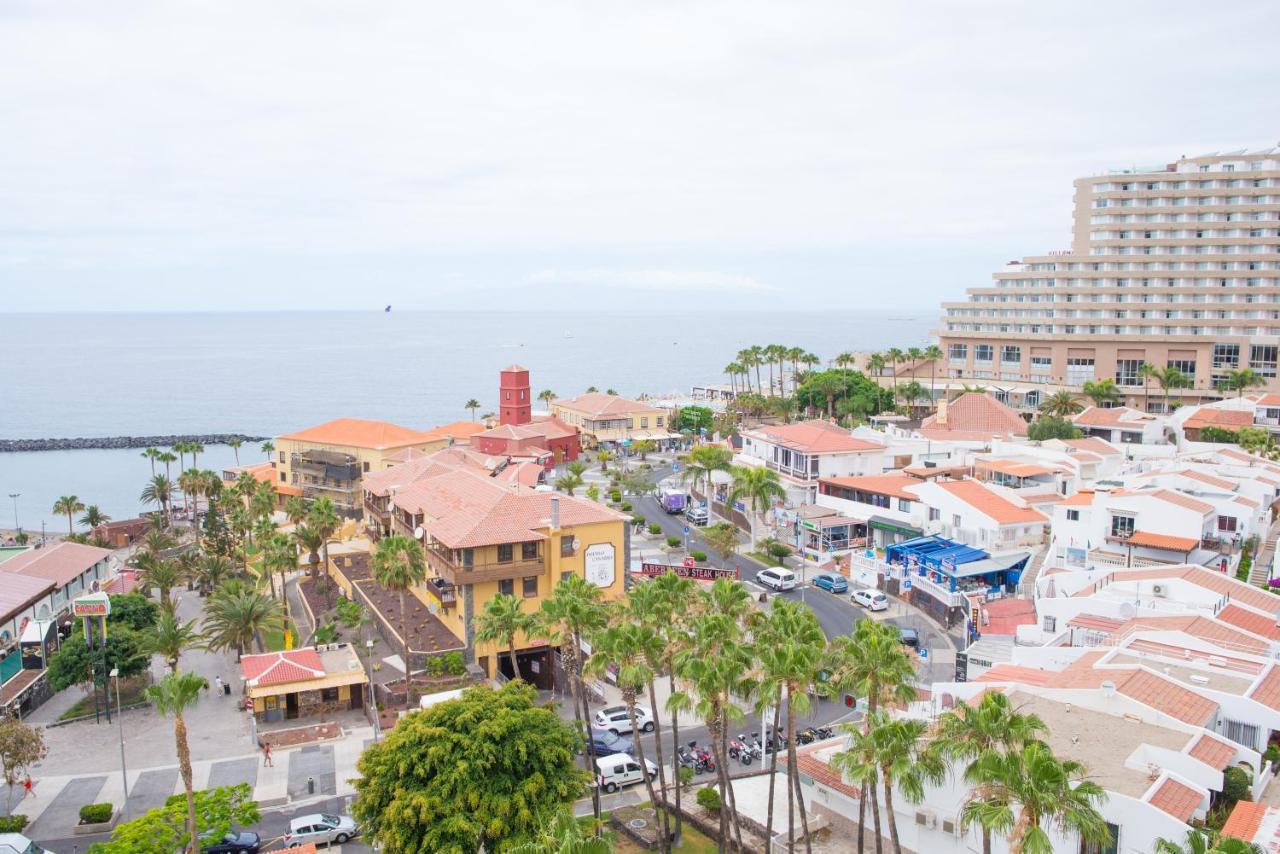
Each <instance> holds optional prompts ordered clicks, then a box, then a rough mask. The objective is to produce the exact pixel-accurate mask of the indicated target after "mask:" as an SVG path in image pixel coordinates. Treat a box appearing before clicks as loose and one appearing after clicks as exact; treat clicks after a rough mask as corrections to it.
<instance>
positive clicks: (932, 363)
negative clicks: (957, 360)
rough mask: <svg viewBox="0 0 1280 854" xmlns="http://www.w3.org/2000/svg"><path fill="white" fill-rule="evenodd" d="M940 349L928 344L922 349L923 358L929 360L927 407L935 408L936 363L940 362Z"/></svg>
mask: <svg viewBox="0 0 1280 854" xmlns="http://www.w3.org/2000/svg"><path fill="white" fill-rule="evenodd" d="M942 356H943V353H942V348H941V347H939V346H938V345H937V344H930V345H929V346H928V347H925V348H924V358H926V359H928V360H929V405H930V406H936V405H937V400H938V393H937V389H936V387H935V381H936V380H937V376H938V363H939V362H941V361H942Z"/></svg>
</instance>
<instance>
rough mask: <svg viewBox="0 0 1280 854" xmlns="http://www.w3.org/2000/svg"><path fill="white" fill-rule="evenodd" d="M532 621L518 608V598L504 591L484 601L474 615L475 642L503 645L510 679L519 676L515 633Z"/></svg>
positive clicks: (530, 616) (524, 628)
mask: <svg viewBox="0 0 1280 854" xmlns="http://www.w3.org/2000/svg"><path fill="white" fill-rule="evenodd" d="M532 622H533V616H532V615H531V614H526V613H524V611H522V610H520V600H519V599H517V598H516V597H514V596H509V595H507V594H506V593H499V594H497V595H496V596H494V597H493V598H492V599H490V600H489V601H488V602H485V603H484V609H483V610H482V611H481V612H480V613H479V614H477V615H476V618H475V640H476V643H493V644H497V645H499V646H505V647H506V648H507V655H508V657H509V658H510V660H511V673H512V676H511V678H512V679H519V678H520V665H519V664H517V663H516V635H518V634H519V633H520V632H523V631H526V630H527V629H529V627H530V626H531V625H532ZM498 669H499V670H500V669H501V668H498Z"/></svg>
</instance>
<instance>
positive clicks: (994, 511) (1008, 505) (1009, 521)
mask: <svg viewBox="0 0 1280 854" xmlns="http://www.w3.org/2000/svg"><path fill="white" fill-rule="evenodd" d="M937 486H938V488H939V489H943V490H946V491H947V492H949V493H951V494H952V495H953V496H955V497H956V498H959V499H960V500H961V501H963V502H964V503H965V504H968V505H969V506H970V507H972V508H974V509H975V510H977V511H978V512H979V513H982V514H983V515H985V516H989V517H990V518H991V519H993V520H995V522H996V524H998V525H1014V524H1018V523H1019V522H1047V521H1049V520H1048V518H1047V517H1046V516H1045V515H1044V514H1043V513H1041V512H1040V511H1039V510H1036V509H1034V508H1032V507H1019V506H1018V505H1017V504H1014V503H1013V502H1012V501H1010V500H1009V499H1007V498H1005V497H1004V496H1003V495H1000V494H999V493H997V492H995V491H994V490H992V489H990V488H989V487H987V486H985V485H983V484H982V483H980V482H978V481H976V480H947V481H939V482H938V483H937Z"/></svg>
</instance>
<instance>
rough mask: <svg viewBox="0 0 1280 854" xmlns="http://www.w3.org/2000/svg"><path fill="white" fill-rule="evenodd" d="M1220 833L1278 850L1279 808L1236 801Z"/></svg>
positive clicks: (1268, 853)
mask: <svg viewBox="0 0 1280 854" xmlns="http://www.w3.org/2000/svg"><path fill="white" fill-rule="evenodd" d="M1271 396H1272V397H1274V396H1275V395H1271ZM1222 835H1223V836H1227V837H1230V838H1231V839H1241V840H1244V841H1245V842H1249V843H1252V844H1254V845H1257V846H1259V847H1260V848H1261V849H1262V850H1263V851H1264V852H1266V854H1275V852H1277V851H1280V810H1277V809H1276V808H1275V807H1269V806H1267V805H1266V804H1260V803H1256V802H1254V801H1236V805H1235V807H1234V808H1233V809H1232V810H1231V815H1229V816H1227V821H1226V824H1224V825H1222Z"/></svg>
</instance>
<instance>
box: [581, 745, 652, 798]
mask: <svg viewBox="0 0 1280 854" xmlns="http://www.w3.org/2000/svg"><path fill="white" fill-rule="evenodd" d="M644 765H645V770H643V771H642V770H641V768H640V762H639V761H638V760H635V759H632V758H631V757H630V756H628V755H627V754H625V753H615V754H613V755H612V756H600V757H597V758H596V783H597V784H598V785H599V786H600V788H602V789H604V790H605V791H606V792H616V791H618V790H619V789H621V788H622V787H623V786H630V785H631V784H633V783H643V782H644V778H645V774H646V773H647V774H648V775H649V779H650V780H652V779H653V778H655V777H657V776H658V766H657V765H654V764H653V763H652V762H650V761H649V760H648V759H646V760H645V761H644Z"/></svg>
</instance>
